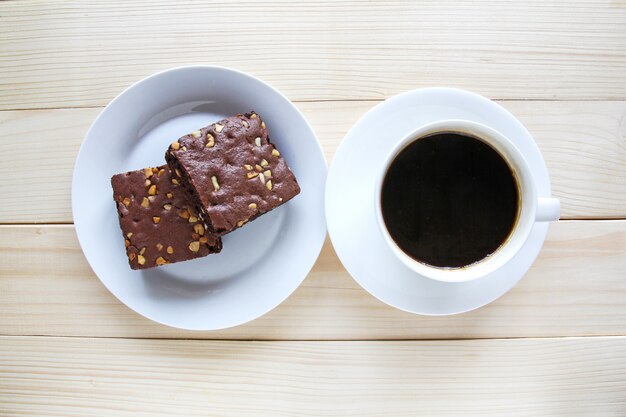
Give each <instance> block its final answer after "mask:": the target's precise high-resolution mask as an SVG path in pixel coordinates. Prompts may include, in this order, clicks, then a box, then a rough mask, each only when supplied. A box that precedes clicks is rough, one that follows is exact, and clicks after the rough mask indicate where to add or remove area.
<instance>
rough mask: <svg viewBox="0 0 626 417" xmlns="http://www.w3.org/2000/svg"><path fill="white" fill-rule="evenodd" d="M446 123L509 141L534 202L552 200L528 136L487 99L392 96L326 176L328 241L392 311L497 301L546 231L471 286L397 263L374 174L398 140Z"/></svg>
mask: <svg viewBox="0 0 626 417" xmlns="http://www.w3.org/2000/svg"><path fill="white" fill-rule="evenodd" d="M444 119H465V120H470V121H474V122H478V123H482V124H485V125H487V126H489V127H491V128H493V129H495V130H497V131H499V132H500V133H502V134H504V135H505V136H507V137H508V138H509V139H511V140H512V141H513V142H514V144H515V145H516V146H517V147H518V149H519V150H520V151H521V152H522V154H523V155H524V156H525V157H526V158H527V161H528V163H529V165H530V167H531V170H532V172H533V177H534V180H535V181H536V184H537V189H538V196H539V197H550V179H549V176H548V170H547V168H546V165H545V162H544V160H543V157H542V155H541V152H540V151H539V148H538V147H537V145H536V144H535V141H534V140H533V138H532V136H531V135H530V133H529V132H528V131H527V130H526V128H524V126H523V125H522V124H521V123H520V122H519V121H518V120H517V119H516V118H515V117H514V116H513V115H512V114H511V113H509V112H508V111H506V110H505V109H504V108H502V107H500V106H499V105H498V104H496V103H494V102H492V101H490V100H488V99H486V98H484V97H481V96H479V95H476V94H473V93H470V92H467V91H464V90H457V89H450V88H426V89H418V90H413V91H409V92H406V93H403V94H400V95H397V96H395V97H392V98H390V99H389V100H386V101H385V102H383V103H381V104H379V105H377V106H376V107H374V108H373V109H371V110H370V111H368V112H367V113H366V114H365V115H364V116H363V117H361V119H359V121H358V122H357V123H356V124H355V125H354V126H353V127H352V129H350V131H349V132H348V134H347V135H346V137H345V138H344V139H343V141H342V142H341V145H340V146H339V148H338V149H337V152H336V153H335V156H334V158H333V163H332V165H331V168H330V171H329V173H328V181H327V185H326V218H327V224H328V231H329V234H330V238H331V240H332V243H333V246H334V248H335V251H336V252H337V255H338V256H339V259H340V260H341V262H342V263H343V265H344V266H345V268H346V269H347V270H348V272H349V273H350V274H351V275H352V277H353V278H354V279H355V280H356V281H357V282H358V283H359V284H360V285H361V286H362V287H363V288H364V289H365V290H367V291H368V292H369V293H371V294H372V295H373V296H375V297H376V298H378V299H379V300H381V301H383V302H385V303H387V304H389V305H391V306H393V307H396V308H399V309H401V310H405V311H408V312H411V313H417V314H425V315H447V314H457V313H462V312H466V311H470V310H473V309H476V308H478V307H481V306H483V305H485V304H487V303H490V302H492V301H493V300H495V299H496V298H498V297H500V296H501V295H502V294H504V293H505V292H507V291H508V290H509V289H511V288H512V287H513V286H514V285H515V284H516V283H517V282H518V281H519V280H520V279H521V278H522V277H523V276H524V274H525V273H526V272H527V271H528V269H529V268H530V266H531V265H532V263H533V261H534V260H535V258H536V257H537V255H538V253H539V251H540V249H541V246H542V244H543V241H544V239H545V236H546V233H547V230H548V223H535V225H534V227H533V229H532V231H531V234H530V237H529V238H528V240H527V242H526V244H525V245H524V246H523V247H522V249H521V251H520V252H519V253H518V254H517V255H516V256H515V257H514V258H513V259H512V261H511V262H509V263H507V264H506V265H505V266H504V267H502V268H501V269H499V270H497V271H495V272H493V273H492V274H490V275H488V276H486V277H484V278H481V279H478V280H475V281H471V282H464V283H444V282H439V281H434V280H431V279H428V278H425V277H422V276H420V275H417V274H416V273H415V272H414V271H412V270H410V269H409V268H408V267H406V266H405V265H404V264H403V263H402V262H400V260H398V258H397V257H396V256H395V255H394V254H393V252H392V251H391V250H390V249H389V247H388V246H387V245H386V243H385V240H384V239H383V236H382V234H381V232H380V229H379V226H378V224H377V221H376V215H375V201H374V194H375V192H374V188H375V184H376V177H375V176H376V174H377V173H379V172H382V164H383V162H384V158H385V156H386V155H387V154H388V153H389V152H390V151H391V149H392V148H393V147H394V145H395V144H396V142H397V141H399V140H400V139H401V138H403V137H404V136H406V135H407V134H409V133H410V132H411V131H413V130H414V129H416V128H417V127H419V126H421V125H424V124H426V123H431V122H435V121H438V120H444Z"/></svg>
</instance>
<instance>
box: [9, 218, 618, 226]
mask: <svg viewBox="0 0 626 417" xmlns="http://www.w3.org/2000/svg"><path fill="white" fill-rule="evenodd" d="M620 220H626V217H568V218H567V219H560V220H558V221H559V222H574V221H575V222H580V221H585V222H586V221H590V222H598V221H601V222H611V221H620ZM72 225H74V222H46V223H22V222H14V223H12V222H0V228H1V227H3V226H11V227H14V226H35V227H46V226H72Z"/></svg>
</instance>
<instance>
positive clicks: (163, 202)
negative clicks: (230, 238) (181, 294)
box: [111, 165, 222, 269]
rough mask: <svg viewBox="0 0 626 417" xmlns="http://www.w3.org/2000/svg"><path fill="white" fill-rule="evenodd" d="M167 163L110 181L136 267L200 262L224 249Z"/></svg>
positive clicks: (129, 253)
mask: <svg viewBox="0 0 626 417" xmlns="http://www.w3.org/2000/svg"><path fill="white" fill-rule="evenodd" d="M177 183H178V180H177V179H176V178H173V177H172V175H171V172H170V169H169V167H168V166H167V165H163V166H160V167H156V168H144V169H141V170H138V171H131V172H127V173H124V174H117V175H114V176H113V177H112V178H111V185H112V186H113V198H114V200H115V202H116V204H117V213H118V216H119V222H120V228H121V229H122V233H123V234H124V244H125V246H126V255H127V256H128V263H129V264H130V267H131V268H132V269H146V268H152V267H154V266H159V265H165V264H169V263H174V262H180V261H186V260H189V259H194V258H200V257H203V256H206V255H208V254H210V253H218V252H219V251H220V250H221V249H222V241H221V239H220V238H219V237H216V236H214V235H212V234H210V233H209V232H208V231H207V230H206V227H205V226H204V225H203V223H202V221H201V220H200V218H199V217H198V214H197V213H196V211H195V210H194V208H193V205H192V204H190V203H189V202H188V200H187V195H186V193H185V192H184V190H183V189H182V187H181V186H180V185H177Z"/></svg>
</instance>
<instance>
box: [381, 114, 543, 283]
mask: <svg viewBox="0 0 626 417" xmlns="http://www.w3.org/2000/svg"><path fill="white" fill-rule="evenodd" d="M376 205H377V217H378V223H379V225H380V228H381V231H382V234H383V236H384V237H385V240H386V241H387V243H388V246H389V247H390V248H391V250H392V251H393V252H394V253H395V254H396V256H397V257H398V258H399V259H400V260H401V261H402V262H403V263H404V264H405V265H407V266H408V267H409V268H411V269H413V270H414V271H415V272H417V273H419V274H420V275H422V276H425V277H428V278H432V279H435V280H439V281H445V282H463V281H469V280H472V279H476V278H480V277H482V276H485V275H487V274H489V273H491V272H493V271H494V270H496V269H499V268H500V267H502V266H503V265H504V264H505V263H506V262H508V261H509V260H510V259H511V258H512V257H513V256H514V255H515V254H516V253H517V252H518V251H519V250H520V249H521V247H522V246H523V244H524V243H525V241H526V240H527V238H528V236H529V234H530V231H531V229H532V225H533V224H534V222H535V221H536V216H537V205H538V198H537V191H536V187H535V184H534V181H533V179H532V176H531V173H530V169H529V167H528V164H527V162H526V160H525V159H524V157H523V155H522V154H521V153H520V152H519V150H518V149H517V148H516V147H515V146H514V145H513V143H512V142H511V141H509V140H508V139H507V138H506V137H504V136H503V135H502V134H500V133H499V132H497V131H495V130H493V129H491V128H489V127H487V126H484V125H481V124H478V123H474V122H469V121H464V120H447V121H441V122H436V123H432V124H429V125H426V126H423V127H421V128H419V129H417V130H416V131H414V132H412V133H411V134H410V135H407V136H406V137H405V138H404V139H403V140H401V141H400V142H399V143H398V145H397V146H396V147H395V148H394V149H393V150H392V151H391V153H390V154H389V156H388V157H387V159H386V161H385V164H384V170H383V172H381V173H380V176H379V183H378V188H377V191H376Z"/></svg>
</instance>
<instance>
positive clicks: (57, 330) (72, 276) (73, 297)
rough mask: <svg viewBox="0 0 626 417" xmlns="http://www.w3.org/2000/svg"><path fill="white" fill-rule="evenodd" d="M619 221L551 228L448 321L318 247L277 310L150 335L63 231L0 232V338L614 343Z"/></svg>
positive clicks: (623, 243) (623, 256)
mask: <svg viewBox="0 0 626 417" xmlns="http://www.w3.org/2000/svg"><path fill="white" fill-rule="evenodd" d="M624 277H626V221H565V222H559V223H556V224H554V225H552V226H551V228H550V233H549V236H548V240H547V242H546V244H545V246H544V248H543V250H542V253H541V255H540V257H539V258H538V260H537V262H536V263H535V265H534V266H533V268H532V269H531V270H530V272H529V273H528V275H527V276H526V277H525V278H524V279H523V280H522V281H521V282H520V283H519V284H518V285H517V286H516V287H515V288H514V289H513V290H512V291H511V292H509V293H508V294H506V295H504V296H503V297H502V298H500V299H499V300H497V301H496V302H494V303H493V304H491V305H489V306H486V307H484V308H481V309H479V310H476V311H474V312H471V313H467V314H463V315H459V316H452V317H421V316H415V315H411V314H408V313H404V312H401V311H398V310H395V309H393V308H391V307H388V306H386V305H384V304H382V303H381V302H379V301H378V300H376V299H375V298H373V297H372V296H370V295H369V294H368V293H366V292H365V291H364V290H362V289H361V288H360V287H359V286H358V285H357V284H356V283H355V282H354V281H353V280H352V279H351V277H350V276H349V275H348V273H347V272H346V271H345V269H344V268H343V267H342V265H341V263H340V262H339V260H338V258H337V255H336V254H335V252H334V251H333V249H332V246H331V245H330V243H327V244H326V245H325V246H324V249H323V251H322V254H321V256H320V258H319V259H318V261H317V263H316V265H315V267H314V268H313V271H312V272H311V273H310V275H309V276H308V277H307V279H306V280H305V281H304V283H303V285H302V286H301V287H300V288H299V289H298V290H296V292H295V293H294V294H292V295H291V296H290V297H289V298H288V299H287V300H286V301H285V302H284V303H283V304H282V305H281V306H279V307H278V308H276V309H274V310H273V311H271V312H270V313H269V314H267V315H266V316H264V317H261V318H260V319H257V320H255V321H253V322H251V323H248V324H246V325H243V326H239V327H236V328H233V329H229V330H225V331H216V332H189V331H182V330H176V329H170V328H168V327H165V326H161V325H158V324H155V323H152V322H151V321H149V320H147V319H145V318H143V317H141V316H139V315H137V314H135V313H134V312H132V311H131V310H129V309H128V308H126V307H125V306H124V305H122V304H120V303H119V301H117V299H115V298H114V297H113V296H112V295H111V294H110V293H109V292H108V291H107V290H106V289H105V288H104V286H103V285H102V284H101V283H100V282H99V281H98V279H97V278H96V277H95V276H94V275H93V273H92V272H91V270H90V269H89V267H88V265H87V263H86V261H85V259H84V257H83V255H82V252H81V251H80V248H79V247H78V244H77V241H76V238H75V236H74V230H73V227H72V226H2V227H0V334H5V335H53V336H93V337H151V338H152V337H156V338H215V339H222V338H226V339H254V340H257V339H269V340H277V339H284V340H332V339H335V340H337V339H341V340H343V339H350V340H359V339H368V340H371V339H457V338H499V337H549V336H585V335H626V280H625V279H624Z"/></svg>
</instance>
